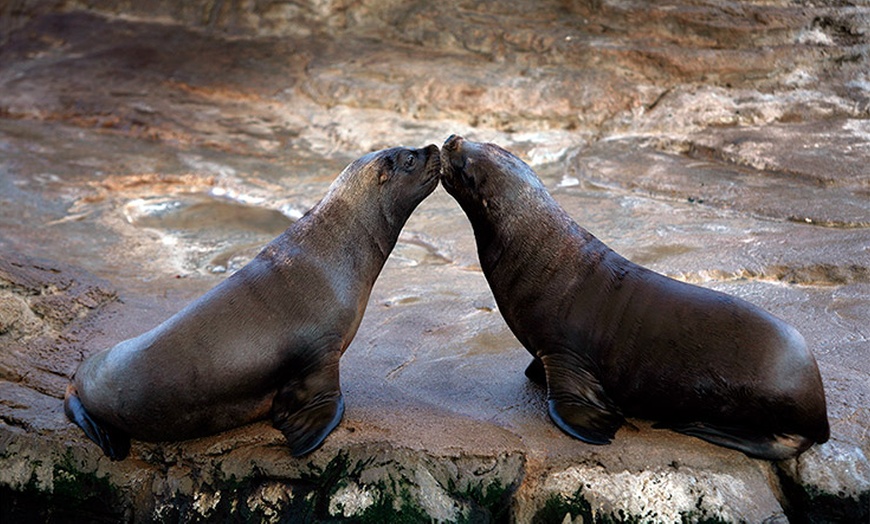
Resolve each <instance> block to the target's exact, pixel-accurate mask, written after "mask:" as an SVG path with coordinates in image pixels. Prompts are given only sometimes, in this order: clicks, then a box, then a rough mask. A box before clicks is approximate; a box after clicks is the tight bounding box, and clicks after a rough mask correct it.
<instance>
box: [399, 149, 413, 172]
mask: <svg viewBox="0 0 870 524" xmlns="http://www.w3.org/2000/svg"><path fill="white" fill-rule="evenodd" d="M401 162H402V167H403V168H404V169H405V170H407V171H410V170H411V169H414V166H415V165H417V155H415V154H414V153H411V152H408V153H405V154H404V155H403V156H402V161H401Z"/></svg>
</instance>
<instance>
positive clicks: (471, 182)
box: [441, 135, 546, 221]
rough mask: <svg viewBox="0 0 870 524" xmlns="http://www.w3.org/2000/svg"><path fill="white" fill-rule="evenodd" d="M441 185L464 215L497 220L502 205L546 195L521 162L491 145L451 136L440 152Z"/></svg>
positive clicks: (540, 183)
mask: <svg viewBox="0 0 870 524" xmlns="http://www.w3.org/2000/svg"><path fill="white" fill-rule="evenodd" d="M441 164H442V173H441V184H442V185H443V186H444V189H446V190H447V192H448V193H450V195H451V196H452V197H453V198H454V199H456V201H457V202H458V203H459V205H460V206H462V209H463V211H465V213H466V215H468V216H469V218H471V219H472V221H474V219H475V218H476V217H479V218H486V219H488V220H491V219H494V218H498V215H499V214H503V213H505V211H506V206H508V205H513V204H514V203H520V202H523V201H525V200H527V199H528V198H529V197H533V196H534V195H537V194H539V193H540V192H542V191H543V192H546V188H545V187H544V184H543V183H542V182H541V180H540V179H539V178H538V176H537V175H536V174H535V172H534V171H532V168H530V167H529V166H528V165H527V164H526V163H525V162H523V161H522V160H520V159H519V158H517V157H516V156H514V155H513V154H512V153H510V152H509V151H506V150H504V149H502V148H501V147H499V146H497V145H495V144H488V143H480V142H471V141H469V140H465V139H464V138H462V137H461V136H457V135H452V136H451V137H450V138H448V139H447V141H445V142H444V146H443V147H442V149H441Z"/></svg>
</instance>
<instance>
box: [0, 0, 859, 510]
mask: <svg viewBox="0 0 870 524" xmlns="http://www.w3.org/2000/svg"><path fill="white" fill-rule="evenodd" d="M0 15H2V19H0V43H2V44H3V46H2V47H0V152H2V154H0V511H2V512H3V513H2V516H3V517H4V518H5V517H7V516H8V517H10V518H15V519H21V518H32V517H34V516H39V517H42V518H43V520H44V519H46V518H58V519H63V518H66V517H69V518H82V516H83V515H86V516H90V517H93V518H94V519H108V520H112V521H115V520H128V521H129V520H132V521H149V520H152V519H163V520H171V521H199V520H209V519H221V518H224V517H226V516H233V518H258V519H263V520H267V521H282V520H283V521H296V520H330V519H334V520H342V519H349V520H356V521H366V520H378V519H381V518H383V516H384V515H385V514H388V515H390V516H391V517H392V518H406V519H407V520H409V521H426V520H429V519H434V520H444V521H463V520H465V521H487V520H489V521H505V520H514V521H518V522H563V521H564V519H565V517H566V515H567V516H568V519H569V520H571V519H574V521H584V522H589V521H609V520H626V521H635V522H636V521H644V522H646V521H651V522H680V521H691V522H696V521H717V520H718V521H729V522H740V521H745V522H761V521H769V522H775V521H784V520H786V519H788V520H791V521H795V522H807V521H809V522H861V521H866V520H867V518H868V514H870V507H868V505H870V462H868V460H867V455H868V454H870V444H868V442H870V439H868V438H867V428H868V427H870V411H868V406H870V365H868V362H870V358H868V356H870V333H868V332H867V328H866V326H867V325H868V324H870V313H868V308H867V307H866V304H867V296H868V292H870V287H868V286H870V281H868V278H870V270H868V266H870V263H868V247H867V246H868V245H870V235H868V228H870V169H868V168H867V160H868V159H870V145H868V144H870V124H868V123H870V76H868V74H870V73H868V71H870V60H868V53H870V33H868V31H870V3H868V2H791V1H781V2H777V1H754V2H725V1H704V2H701V1H691V0H686V1H674V2H615V1H590V2H555V1H552V2H551V1H543V2H528V1H518V0H514V1H507V2H464V1H445V2H439V3H437V4H432V3H430V2H375V1H369V2H351V1H336V2H328V1H325V2H315V1H303V2H265V1H262V2H258V1H249V2H231V1H214V2H169V1H144V2H102V1H94V2H65V1H55V2H48V1H42V2H40V1H34V0H13V1H11V2H6V3H4V4H2V5H0ZM454 132H456V133H461V134H464V135H466V136H469V137H471V138H474V139H483V140H491V141H495V142H498V143H500V144H502V145H504V146H506V147H508V148H510V149H511V150H513V151H515V152H517V153H518V154H520V155H521V156H523V157H524V158H525V159H527V160H528V161H529V162H530V163H531V164H533V165H534V166H535V167H536V169H537V170H538V171H539V172H540V173H541V175H542V178H543V179H544V182H545V184H546V185H547V187H548V188H549V189H550V190H551V191H552V192H553V194H554V196H555V197H556V198H557V200H558V201H559V202H560V203H561V204H562V205H563V206H564V207H565V208H566V209H567V210H568V211H569V213H571V215H572V216H573V217H574V218H575V219H576V220H577V221H578V222H579V223H580V224H581V225H583V226H585V227H588V228H589V229H590V230H592V231H593V232H594V233H595V234H596V235H598V236H600V237H601V238H602V239H603V240H605V241H606V242H607V243H608V244H610V245H611V246H613V247H614V248H616V249H617V250H618V251H620V252H622V253H623V254H625V255H627V256H628V257H629V258H631V259H632V260H635V261H637V262H639V263H642V264H644V265H647V266H649V267H652V268H653V269H656V270H657V271H660V272H663V273H666V274H669V275H671V276H674V277H677V278H681V279H683V280H687V281H690V282H694V283H698V284H701V285H705V286H709V287H713V288H716V289H720V290H723V291H727V292H729V293H734V294H736V295H739V296H741V297H743V298H746V299H747V300H750V301H752V302H755V303H757V304H759V305H761V306H763V307H765V308H767V309H769V310H771V311H772V312H774V313H775V314H777V315H778V316H781V317H783V318H785V319H786V320H788V321H789V322H791V323H793V324H795V325H796V326H797V327H798V328H799V329H800V330H801V332H802V333H803V334H804V335H805V337H806V338H807V340H808V342H809V343H810V345H811V347H812V348H813V351H814V352H815V354H816V356H817V358H818V360H819V363H820V368H821V371H822V375H823V379H824V381H825V385H826V392H827V394H828V402H829V414H830V418H831V423H832V440H831V442H829V443H828V444H825V445H823V446H818V447H815V448H813V449H811V450H810V451H809V452H807V453H806V454H805V455H803V456H802V457H801V458H800V459H798V460H794V461H787V462H784V463H777V464H772V463H768V462H763V461H756V460H751V459H748V458H746V457H744V456H743V455H740V454H739V453H736V452H732V451H729V450H723V449H721V448H716V447H714V446H711V445H708V444H705V443H703V442H700V441H698V440H695V439H691V438H688V437H684V436H679V435H674V434H670V433H667V432H662V431H655V430H652V429H651V428H649V427H648V425H646V424H645V423H644V422H642V421H632V423H631V424H630V425H628V426H626V428H624V429H622V430H620V432H619V434H618V435H617V439H616V440H615V442H614V443H613V444H612V445H610V446H607V447H593V446H586V445H583V444H581V443H579V442H577V441H574V440H571V439H569V438H567V437H565V436H563V435H562V434H561V433H559V432H558V430H556V429H555V428H554V427H553V426H552V424H551V423H550V422H549V420H548V419H547V418H546V414H545V413H546V412H545V409H544V393H543V392H542V391H540V390H539V389H537V388H535V387H533V386H531V385H529V384H528V383H527V382H526V381H525V379H524V377H523V375H522V370H523V368H524V367H525V365H526V364H527V363H528V358H529V357H528V355H527V354H526V353H525V350H523V349H522V347H521V346H520V345H519V343H518V342H517V341H516V340H515V339H514V338H513V337H512V335H511V334H510V332H509V330H508V329H507V327H506V326H505V325H504V323H503V321H502V320H501V318H500V315H499V313H498V310H497V307H496V306H495V304H494V302H493V300H492V297H491V295H490V294H489V291H488V289H487V287H486V283H485V281H484V279H483V277H482V275H481V274H480V271H479V267H478V266H477V261H476V256H475V252H474V244H473V239H472V238H471V237H470V231H469V228H468V225H467V222H466V221H465V219H464V217H463V216H462V214H461V211H460V210H459V209H458V208H457V207H456V205H455V203H453V202H452V200H450V199H449V197H447V195H445V194H444V192H443V191H440V190H438V191H436V193H435V194H433V195H432V196H431V197H430V198H429V199H427V201H426V202H424V204H423V205H421V207H420V209H419V210H418V212H417V213H415V216H414V217H412V219H411V220H410V221H409V223H408V225H407V227H406V230H405V233H404V234H403V236H402V238H401V239H400V242H399V244H398V246H397V248H396V251H395V252H394V255H393V257H392V258H391V260H390V263H389V264H388V266H387V267H386V268H385V270H384V273H383V275H382V277H381V279H380V280H379V283H378V286H376V288H375V290H374V292H373V294H372V299H371V301H370V304H369V308H368V310H367V313H366V320H365V321H364V323H363V325H362V326H361V328H360V332H359V334H358V336H357V339H356V340H355V341H354V343H353V344H352V346H351V347H350V348H349V350H348V352H347V354H346V355H345V357H343V360H342V381H343V387H344V389H345V393H346V396H347V401H348V412H347V415H346V418H345V420H344V421H343V422H342V424H341V425H340V426H339V428H338V429H337V430H336V432H335V433H334V434H333V435H331V436H330V437H329V439H328V440H327V443H326V445H325V446H324V448H323V449H322V450H320V451H318V452H317V453H315V454H313V455H312V456H311V457H308V458H306V459H304V460H294V459H292V458H290V457H289V455H288V454H287V453H286V449H285V447H284V446H283V445H282V442H281V439H280V435H279V434H277V432H275V431H274V430H272V429H271V428H270V427H269V426H268V424H265V423H263V424H254V425H252V426H249V427H247V428H240V429H239V430H236V431H233V432H229V433H227V434H223V435H218V436H214V437H210V438H207V439H200V440H197V441H192V442H185V443H173V444H144V443H140V442H135V443H134V449H133V457H131V459H130V460H128V461H125V462H122V463H110V462H109V461H107V459H105V458H104V457H101V456H100V455H99V453H98V450H97V449H96V448H95V447H94V446H93V445H91V444H90V443H89V442H87V441H86V440H85V439H84V438H83V437H82V436H81V434H80V432H78V431H77V430H76V429H75V428H73V427H72V426H71V425H70V424H69V423H68V422H66V421H65V419H64V417H63V414H62V408H61V403H60V398H61V397H62V395H63V389H64V387H65V384H66V380H67V377H68V376H69V375H70V374H71V373H72V372H73V370H74V369H75V366H76V365H77V363H78V362H79V361H81V359H83V358H84V357H85V356H87V355H89V354H91V353H93V352H95V351H98V350H99V349H101V348H102V347H105V346H107V345H111V344H114V343H117V342H118V341H120V340H123V339H124V338H127V337H129V336H133V335H135V334H138V333H140V332H142V331H143V330H145V329H148V328H150V327H151V326H153V325H154V324H156V323H157V322H159V321H160V320H162V319H163V318H166V316H168V315H170V314H171V313H173V312H174V311H177V310H178V309H179V308H180V307H182V306H183V305H184V304H185V303H186V302H187V301H189V300H190V299H191V298H192V297H195V296H197V295H198V294H200V293H202V292H204V291H205V290H206V289H208V288H209V287H211V286H213V285H214V284H215V283H217V282H219V281H220V279H221V278H224V277H225V275H226V274H227V273H229V272H231V271H232V270H233V269H236V268H238V267H240V265H241V264H243V263H244V262H246V261H247V260H249V259H250V257H251V256H252V254H253V253H255V252H256V250H257V249H258V246H260V245H262V244H263V243H265V242H266V241H268V239H269V238H271V237H272V236H274V235H275V234H276V232H277V231H280V230H281V229H282V228H284V227H286V226H287V224H288V223H290V222H292V220H294V219H295V218H297V217H298V216H300V215H301V213H303V212H304V211H305V210H306V209H308V208H309V207H311V206H312V205H313V204H314V203H316V202H317V200H318V199H319V198H320V196H321V195H322V194H323V191H324V190H325V188H326V186H327V185H328V183H329V181H330V180H331V178H332V177H333V176H334V175H335V174H336V173H337V171H338V170H339V169H341V168H342V167H343V166H344V165H345V164H346V163H347V162H348V161H350V160H352V159H353V158H356V157H358V156H359V155H361V154H363V153H364V152H367V151H369V150H371V149H377V148H381V147H388V146H393V145H396V144H408V145H424V144H428V143H432V142H435V143H438V142H440V141H441V140H443V139H444V138H446V137H447V136H448V135H449V134H450V133H454ZM24 253H26V255H25V254H24ZM83 268H87V269H86V270H85V269H83Z"/></svg>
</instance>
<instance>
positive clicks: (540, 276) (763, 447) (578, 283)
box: [441, 136, 829, 460]
mask: <svg viewBox="0 0 870 524" xmlns="http://www.w3.org/2000/svg"><path fill="white" fill-rule="evenodd" d="M441 155H442V160H441V161H442V170H443V172H442V180H441V182H442V184H443V185H444V188H445V189H446V190H447V192H448V193H450V194H451V195H452V196H453V197H454V198H455V199H456V200H457V202H459V205H460V206H461V207H462V209H463V210H464V211H465V213H466V215H467V216H468V219H469V220H470V221H471V225H472V227H473V228H474V237H475V240H476V242H477V250H478V256H479V258H480V265H481V267H482V268H483V273H484V275H486V279H487V281H488V282H489V285H490V288H491V289H492V293H493V295H494V296H495V300H496V303H497V304H498V307H499V310H500V311H501V313H502V315H503V316H504V319H505V321H506V322H507V325H508V326H509V327H510V329H511V331H513V333H514V335H516V337H517V339H519V341H520V342H521V343H522V344H523V346H525V347H526V349H528V350H529V352H530V353H531V354H532V355H533V356H534V360H533V361H532V363H531V364H530V365H529V367H528V369H527V370H526V375H528V376H529V378H531V379H532V380H535V381H537V382H539V383H542V384H545V385H546V387H547V392H548V404H549V412H550V417H551V418H552V419H553V421H554V422H555V423H556V425H557V426H559V428H561V429H562V430H563V431H565V432H566V433H568V434H569V435H571V436H573V437H576V438H578V439H581V440H583V441H585V442H589V443H592V444H607V443H609V442H610V440H611V439H612V438H613V436H614V434H615V433H616V430H617V429H619V427H620V426H621V425H622V423H623V421H624V419H623V416H624V415H626V416H636V417H640V418H646V419H651V420H655V421H657V422H658V423H657V424H656V427H664V428H670V429H673V430H675V431H678V432H681V433H685V434H688V435H693V436H696V437H700V438H702V439H704V440H707V441H710V442H713V443H714V444H719V445H722V446H726V447H730V448H734V449H738V450H740V451H743V452H744V453H746V454H747V455H750V456H753V457H760V458H765V459H771V460H778V459H785V458H789V457H793V456H796V455H797V454H799V453H801V452H803V451H804V450H806V449H807V448H809V447H810V446H811V445H812V444H813V443H822V442H825V441H827V440H828V436H829V429H828V419H827V414H826V406H825V392H824V389H823V388H822V380H821V377H820V375H819V370H818V366H817V365H816V361H815V359H814V358H813V356H812V354H811V353H810V352H809V350H808V349H807V345H806V343H805V342H804V339H803V337H802V336H801V335H800V333H798V332H797V330H795V329H794V328H793V327H792V326H790V325H789V324H787V323H785V322H784V321H782V320H780V319H778V318H776V317H774V316H773V315H771V314H769V313H767V312H766V311H764V310H762V309H761V308H759V307H757V306H755V305H753V304H750V303H749V302H746V301H745V300H741V299H739V298H736V297H733V296H729V295H726V294H724V293H719V292H717V291H713V290H710V289H706V288H702V287H699V286H693V285H690V284H686V283H684V282H679V281H676V280H673V279H670V278H667V277H665V276H663V275H660V274H658V273H655V272H653V271H650V270H649V269H646V268H644V267H641V266H639V265H637V264H634V263H632V262H630V261H628V260H626V259H625V258H623V257H621V256H619V255H618V254H616V253H615V252H614V251H612V250H611V249H609V248H608V247H607V246H605V245H604V244H603V243H602V242H601V241H599V240H598V239H597V238H595V237H594V236H592V235H591V234H590V233H589V232H588V231H586V230H585V229H583V228H582V227H580V226H578V225H577V224H576V223H575V222H574V221H573V220H572V219H571V217H570V216H568V214H567V213H566V212H565V211H564V210H563V209H562V208H561V207H560V206H559V205H558V204H557V203H556V201H555V200H553V198H552V197H551V196H550V194H549V193H548V192H547V190H546V188H545V187H544V185H543V184H542V183H541V180H540V179H539V178H538V177H537V175H536V174H535V172H534V171H532V169H531V168H530V167H529V166H528V165H526V164H525V163H524V162H522V161H521V160H520V159H519V158H517V157H516V156H514V155H512V154H511V153H509V152H507V151H505V150H504V149H502V148H500V147H498V146H496V145H493V144H481V143H475V142H470V141H467V140H464V139H463V138H462V137H458V136H452V137H450V138H449V139H448V140H447V141H446V142H445V143H444V145H443V147H442V151H441Z"/></svg>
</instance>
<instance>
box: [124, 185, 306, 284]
mask: <svg viewBox="0 0 870 524" xmlns="http://www.w3.org/2000/svg"><path fill="white" fill-rule="evenodd" d="M123 214H124V217H125V218H126V220H127V222H128V223H129V224H131V225H133V226H134V227H137V228H147V229H150V230H153V231H157V232H158V235H159V236H160V241H161V242H162V243H163V244H164V245H165V246H168V247H171V248H175V249H178V250H179V251H180V253H181V256H180V260H179V262H180V263H181V265H182V267H183V268H184V269H185V270H188V271H196V270H200V271H201V270H205V271H208V272H212V273H223V272H227V271H235V270H237V269H239V268H241V267H242V266H244V265H245V264H246V263H247V262H249V261H250V259H251V258H253V256H255V255H256V253H257V252H258V251H259V250H260V249H261V248H262V247H263V245H265V244H266V243H268V242H269V241H270V240H272V239H273V238H275V237H276V236H278V235H279V234H281V233H282V232H283V231H284V230H285V229H287V228H288V227H289V226H290V225H292V224H293V222H294V221H295V220H294V219H292V218H290V217H288V216H287V215H285V214H283V213H281V212H280V211H277V210H274V209H269V208H264V207H258V206H252V205H248V204H244V203H240V202H236V201H233V200H229V199H225V198H220V197H215V196H213V195H211V194H207V193H194V194H189V195H174V196H158V197H150V198H137V199H134V200H131V201H129V202H128V203H127V204H126V205H124V207H123Z"/></svg>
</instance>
